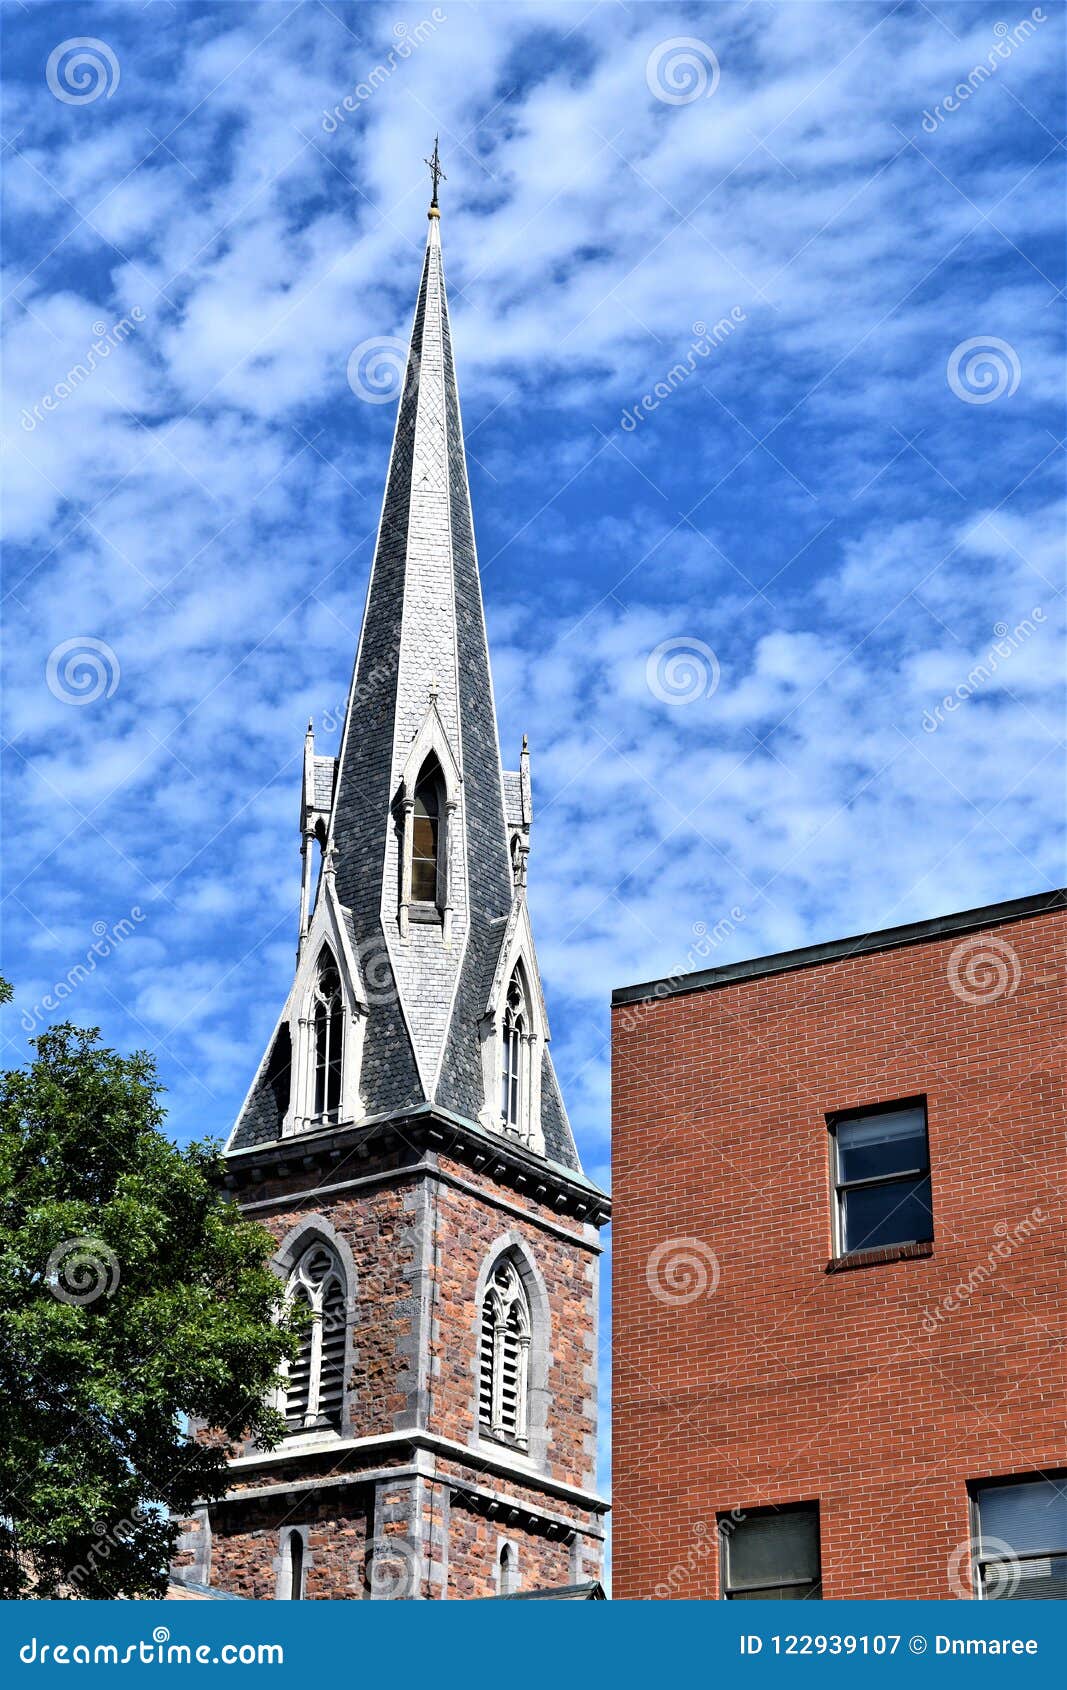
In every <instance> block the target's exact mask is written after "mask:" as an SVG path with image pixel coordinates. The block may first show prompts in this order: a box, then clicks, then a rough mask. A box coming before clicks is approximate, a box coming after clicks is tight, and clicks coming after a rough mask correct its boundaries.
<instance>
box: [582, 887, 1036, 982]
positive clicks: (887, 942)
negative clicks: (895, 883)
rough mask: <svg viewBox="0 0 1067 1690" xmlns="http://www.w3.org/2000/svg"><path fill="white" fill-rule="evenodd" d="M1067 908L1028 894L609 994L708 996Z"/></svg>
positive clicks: (704, 969)
mask: <svg viewBox="0 0 1067 1690" xmlns="http://www.w3.org/2000/svg"><path fill="white" fill-rule="evenodd" d="M1064 908H1067V887H1059V888H1057V889H1056V890H1055V891H1051V892H1036V893H1031V894H1030V895H1029V896H1028V897H1025V898H1011V899H1009V900H1007V901H1006V902H1004V903H1000V904H985V905H983V906H982V907H981V908H980V909H974V910H958V911H956V912H955V913H954V914H952V915H938V916H934V917H932V919H931V920H929V921H912V922H908V923H907V924H906V925H904V926H902V927H883V928H881V929H879V930H878V931H876V932H873V933H862V934H859V935H857V936H854V937H853V938H851V939H831V940H829V941H828V942H827V943H825V944H821V945H805V946H803V947H802V949H800V950H796V951H777V952H775V953H774V954H773V955H771V956H758V957H750V958H749V960H748V961H747V962H728V963H725V964H724V965H723V966H722V967H721V968H699V969H696V970H695V971H694V972H693V973H692V974H676V975H673V976H672V977H671V978H669V979H666V980H647V981H645V982H643V983H642V984H641V985H639V986H617V987H616V988H615V990H614V991H613V992H612V994H611V1001H612V1005H613V1006H617V1005H621V1004H627V1003H645V1002H647V1001H648V1000H649V999H653V998H669V997H678V996H680V995H681V994H683V993H685V992H702V991H711V990H714V989H715V988H716V987H720V986H733V985H737V984H739V983H741V982H742V981H745V980H756V979H759V978H761V977H762V976H764V975H767V974H786V973H789V972H791V971H792V970H793V969H796V968H814V967H816V966H817V965H818V964H820V963H825V962H841V961H843V960H844V959H845V958H847V957H854V956H869V955H871V954H873V953H874V952H876V951H891V950H897V949H899V948H900V947H902V946H904V945H922V944H927V943H929V942H930V941H932V940H935V939H948V938H952V937H953V936H954V935H955V934H958V933H975V932H980V931H981V929H982V928H984V927H1000V926H1002V925H1003V924H1004V923H1005V922H1008V921H1023V920H1025V919H1026V918H1027V917H1028V916H1035V915H1048V914H1050V913H1051V912H1052V911H1053V910H1058V909H1064Z"/></svg>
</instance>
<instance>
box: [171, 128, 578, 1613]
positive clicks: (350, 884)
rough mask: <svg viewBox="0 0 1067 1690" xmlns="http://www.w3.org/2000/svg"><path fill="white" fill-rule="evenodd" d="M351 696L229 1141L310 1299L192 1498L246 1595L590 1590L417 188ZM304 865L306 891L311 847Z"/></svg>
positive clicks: (565, 1288) (540, 1043)
mask: <svg viewBox="0 0 1067 1690" xmlns="http://www.w3.org/2000/svg"><path fill="white" fill-rule="evenodd" d="M427 162H428V163H430V164H431V170H432V173H433V179H434V198H433V203H432V205H431V207H430V216H429V233H428V238H427V243H426V252H425V257H424V260H423V266H422V276H421V281H420V284H419V293H418V301H417V304H416V308H415V318H414V325H413V329H412V335H411V345H410V351H409V355H408V362H407V370H406V374H405V379H404V386H403V390H402V393H401V397H400V402H399V409H398V413H397V420H396V432H395V435H394V438H393V445H392V452H391V456H390V461H389V470H388V475H387V479H386V488H385V497H384V501H383V506H382V515H381V523H380V526H379V531H378V540H377V546H376V550H375V555H374V562H373V566H372V570H371V577H370V582H369V586H368V589H367V602H366V608H365V612H364V618H363V628H362V633H361V636H360V642H359V649H358V652H357V655H356V661H355V668H354V671H353V677H352V686H351V691H350V694H349V700H348V709H347V715H346V720H345V725H344V731H343V734H342V738H341V744H340V748H339V751H338V755H337V756H336V758H334V757H329V756H322V755H320V754H319V753H318V752H317V751H316V748H315V739H314V732H313V729H312V726H311V724H309V726H308V732H307V735H306V738H305V746H304V769H303V784H302V792H301V813H300V835H301V862H302V874H301V893H300V903H299V920H298V950H297V964H296V971H295V978H294V981H293V985H292V989H291V991H290V993H289V997H288V999H287V1001H286V1004H285V1006H284V1008H283V1010H282V1014H281V1016H280V1017H279V1020H278V1023H277V1026H276V1028H275V1031H274V1034H273V1037H272V1038H271V1041H270V1044H269V1046H268V1049H267V1051H266V1054H265V1056H264V1058H263V1061H262V1063H261V1065H260V1068H259V1071H258V1073H257V1074H256V1077H255V1079H254V1081H253V1083H252V1087H251V1089H250V1091H249V1094H248V1097H247V1098H246V1100H245V1103H244V1105H243V1107H242V1109H241V1111H240V1114H239V1116H238V1119H237V1123H236V1125H235V1127H234V1130H233V1133H232V1135H231V1137H230V1140H229V1143H228V1145H227V1148H226V1180H227V1185H228V1187H229V1188H230V1190H231V1191H232V1193H233V1195H234V1196H235V1198H236V1200H237V1202H238V1203H239V1204H240V1206H241V1208H242V1210H243V1211H244V1212H245V1213H246V1214H248V1215H250V1216H254V1217H256V1218H257V1219H259V1220H261V1221H262V1222H263V1223H264V1224H265V1225H266V1226H267V1227H268V1228H269V1229H270V1230H271V1231H272V1232H273V1233H274V1234H275V1236H276V1238H277V1240H278V1251H277V1255H276V1258H275V1267H276V1270H277V1272H278V1275H279V1279H280V1281H281V1283H282V1286H283V1288H284V1289H283V1293H282V1295H283V1299H284V1300H286V1301H289V1300H297V1301H299V1302H300V1303H302V1304H303V1305H304V1306H305V1307H306V1309H307V1310H308V1311H309V1312H308V1316H307V1319H306V1321H305V1325H304V1328H303V1336H302V1338H301V1353H300V1356H299V1358H298V1359H297V1361H295V1362H294V1363H292V1364H291V1365H290V1367H289V1370H288V1373H287V1376H286V1377H285V1378H283V1379H281V1380H280V1381H279V1386H278V1402H279V1406H280V1408H281V1409H282V1410H283V1412H284V1414H285V1417H286V1421H287V1424H288V1427H289V1432H288V1435H287V1437H286V1438H285V1440H284V1441H283V1443H282V1444H281V1445H280V1446H279V1447H278V1448H277V1449H275V1450H273V1451H266V1450H263V1449H260V1448H257V1447H255V1446H253V1445H251V1444H249V1445H247V1446H245V1447H244V1448H243V1450H242V1451H241V1453H240V1455H239V1456H237V1457H236V1458H235V1459H234V1460H233V1462H232V1464H231V1487H230V1489H229V1491H228V1492H227V1495H226V1497H225V1499H224V1500H223V1501H222V1502H219V1503H212V1504H210V1505H205V1506H204V1507H202V1508H201V1509H199V1510H198V1512H197V1514H196V1516H195V1518H193V1519H191V1520H189V1521H187V1522H185V1532H184V1535H183V1538H182V1542H181V1548H180V1553H179V1556H178V1561H177V1564H176V1567H175V1576H176V1577H177V1578H179V1579H181V1578H185V1579H186V1580H192V1581H193V1582H197V1583H205V1584H211V1585H214V1586H217V1587H218V1588H219V1589H220V1590H223V1591H229V1592H233V1593H236V1594H239V1595H244V1596H251V1597H258V1598H274V1597H281V1598H286V1599H288V1598H292V1597H298V1598H312V1599H314V1598H330V1599H338V1598H351V1599H353V1600H376V1599H385V1598H395V1597H409V1598H415V1599H426V1598H447V1599H456V1598H464V1597H484V1596H492V1595H501V1596H512V1595H522V1594H524V1593H532V1592H534V1591H545V1590H554V1591H561V1592H564V1593H571V1592H582V1593H585V1592H587V1591H591V1590H593V1589H595V1588H596V1587H597V1581H598V1579H599V1576H600V1570H601V1565H602V1549H603V1522H604V1516H605V1513H606V1509H607V1504H606V1503H605V1502H603V1501H602V1500H601V1499H600V1498H599V1497H598V1496H597V1495H596V1492H595V1471H596V1443H597V1408H596V1375H597V1324H596V1323H597V1259H598V1255H599V1249H600V1246H599V1229H600V1227H601V1226H602V1225H603V1223H604V1222H605V1221H606V1219H607V1218H608V1213H609V1201H608V1199H607V1197H606V1196H605V1194H604V1193H603V1192H602V1191H600V1190H599V1189H598V1188H597V1187H596V1186H594V1185H593V1184H591V1183H590V1181H588V1180H587V1179H586V1178H585V1176H584V1174H583V1173H582V1170H581V1165H580V1163H579V1160H578V1155H577V1152H576V1149H575V1145H574V1138H573V1135H572V1133H571V1129H570V1124H569V1122H568V1119H567V1113H566V1110H565V1108H564V1105H563V1099H562V1096H561V1093H560V1089H559V1085H558V1082H557V1079H556V1074H555V1070H554V1067H553V1064H552V1058H551V1055H550V1050H549V1043H550V1029H549V1023H548V1016H547V1012H546V1009H545V1002H544V995H543V992H542V987H541V980H540V974H539V971H538V966H537V956H536V952H535V949H534V941H533V932H532V929H531V925H530V917H529V911H528V907H527V902H526V879H527V859H528V856H529V851H530V833H531V824H532V819H533V805H532V788H531V780H530V759H529V752H528V749H527V745H526V741H525V739H524V740H523V746H522V751H521V754H520V757H519V768H518V770H517V771H515V772H514V773H508V772H505V771H504V770H503V769H502V767H501V759H500V750H499V744H498V736H497V724H496V713H495V707H494V702H493V691H492V681H491V676H490V669H489V653H488V648H487V643H486V633H485V617H484V612H483V608H482V598H481V584H480V581H479V575H478V563H477V555H476V552H475V543H474V525H473V519H472V514H471V504H470V491H469V487H468V483H467V470H466V459H465V454H464V446H463V430H462V423H461V419H460V409H459V395H458V390H457V385H456V374H455V368H454V364H453V356H452V342H451V335H450V332H449V321H448V304H447V298H446V294H445V279H444V268H443V262H442V255H441V237H440V212H439V208H438V205H437V186H438V182H439V181H440V180H441V179H443V175H444V173H443V172H442V171H441V169H440V163H439V160H438V154H437V147H436V143H435V146H434V154H433V159H432V161H430V160H428V161H427ZM316 858H317V859H318V876H317V885H314V884H313V883H314V881H315V873H314V869H315V859H316Z"/></svg>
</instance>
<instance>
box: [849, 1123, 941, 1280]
mask: <svg viewBox="0 0 1067 1690" xmlns="http://www.w3.org/2000/svg"><path fill="white" fill-rule="evenodd" d="M827 1125H828V1126H829V1129H830V1148H831V1159H832V1166H833V1178H834V1241H835V1249H834V1253H835V1255H837V1256H839V1257H840V1256H850V1255H854V1254H855V1253H856V1251H859V1250H875V1249H879V1248H885V1247H887V1246H891V1245H903V1244H918V1243H926V1242H929V1240H931V1239H932V1238H933V1236H934V1226H933V1211H932V1206H931V1195H930V1147H929V1140H928V1137H927V1130H926V1104H925V1101H924V1100H923V1099H922V1098H916V1099H913V1100H911V1101H909V1102H906V1103H891V1104H886V1105H883V1106H882V1107H879V1108H875V1109H862V1110H849V1111H847V1112H845V1113H842V1114H837V1115H831V1116H829V1117H828V1120H827Z"/></svg>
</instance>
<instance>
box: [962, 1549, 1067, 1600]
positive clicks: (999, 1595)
mask: <svg viewBox="0 0 1067 1690" xmlns="http://www.w3.org/2000/svg"><path fill="white" fill-rule="evenodd" d="M982 1594H983V1595H984V1596H985V1598H986V1600H987V1601H989V1602H1067V1555H1056V1556H1041V1557H1040V1558H1039V1559H1038V1560H1036V1561H1004V1562H996V1561H993V1562H991V1563H990V1564H989V1565H988V1566H985V1567H983V1568H982Z"/></svg>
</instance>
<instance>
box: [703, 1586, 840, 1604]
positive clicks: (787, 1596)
mask: <svg viewBox="0 0 1067 1690" xmlns="http://www.w3.org/2000/svg"><path fill="white" fill-rule="evenodd" d="M727 1600H728V1601H730V1602H821V1601H822V1585H821V1584H779V1585H775V1586H774V1588H773V1589H772V1590H731V1591H730V1592H729V1595H728V1597H727Z"/></svg>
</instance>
